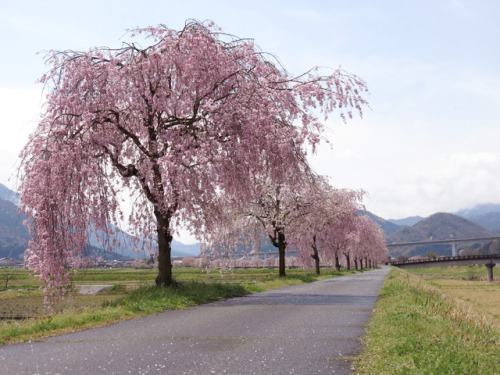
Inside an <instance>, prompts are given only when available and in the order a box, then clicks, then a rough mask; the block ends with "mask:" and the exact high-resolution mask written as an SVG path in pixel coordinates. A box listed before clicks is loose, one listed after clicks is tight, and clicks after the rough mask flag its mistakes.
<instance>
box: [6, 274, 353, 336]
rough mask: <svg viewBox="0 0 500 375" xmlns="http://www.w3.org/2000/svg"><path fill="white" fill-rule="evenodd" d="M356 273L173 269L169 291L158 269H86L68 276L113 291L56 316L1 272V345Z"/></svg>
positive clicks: (28, 286)
mask: <svg viewBox="0 0 500 375" xmlns="http://www.w3.org/2000/svg"><path fill="white" fill-rule="evenodd" d="M355 272H357V271H341V272H337V271H336V270H335V269H323V270H322V275H321V276H320V277H317V276H316V275H315V274H313V273H310V272H306V271H304V270H302V269H288V270H287V277H286V278H279V277H278V274H277V270H276V269H264V268H261V269H236V270H233V271H232V272H228V271H225V270H218V269H213V270H212V271H211V272H209V273H207V272H206V271H205V270H203V269H199V268H178V269H174V277H175V280H176V283H177V284H176V286H175V287H174V288H157V287H156V286H154V285H153V284H154V279H155V277H156V274H157V270H133V269H111V270H99V269H89V270H87V271H85V272H79V273H78V274H77V275H74V276H73V281H74V283H75V284H76V285H89V284H97V285H102V284H106V285H113V288H112V289H111V290H109V291H107V292H105V293H103V294H97V295H75V296H74V297H73V298H68V299H67V300H66V301H64V303H60V304H58V305H56V306H55V311H56V312H57V313H48V311H47V309H46V308H45V307H44V305H43V302H42V293H41V291H40V290H39V284H38V282H37V280H36V279H34V278H31V277H28V272H27V271H25V270H9V269H0V285H1V281H2V277H4V276H5V275H6V274H7V273H8V274H9V275H10V276H12V277H11V278H10V279H9V281H8V290H5V285H1V286H0V345H2V344H5V343H10V342H16V341H26V340H31V341H33V340H37V339H39V338H41V337H44V336H48V335H55V334H60V333H64V332H71V331H74V330H78V329H83V328H89V327H94V326H98V325H103V324H108V323H111V322H114V321H118V320H123V319H130V318H133V317H137V316H141V315H145V314H153V313H157V312H160V311H164V310H168V309H181V308H186V307H189V306H193V305H197V304H200V303H206V302H210V301H217V300H222V299H226V298H231V297H236V296H243V295H246V294H249V293H255V292H261V291H264V290H268V289H277V288H281V287H283V286H287V285H295V284H300V283H306V282H311V281H315V280H320V279H325V278H330V277H335V276H341V275H345V274H350V273H355Z"/></svg>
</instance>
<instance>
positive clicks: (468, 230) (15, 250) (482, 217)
mask: <svg viewBox="0 0 500 375" xmlns="http://www.w3.org/2000/svg"><path fill="white" fill-rule="evenodd" d="M18 201H19V196H18V194H16V193H15V192H13V191H11V190H9V189H8V188H7V187H5V186H4V185H2V184H0V258H3V257H8V258H11V259H22V258H23V253H24V250H25V248H26V245H27V243H28V241H29V238H30V237H29V234H28V231H27V229H26V227H25V226H24V225H23V221H24V216H23V215H22V214H19V213H18V212H17V203H18ZM364 214H367V215H368V216H369V217H370V218H371V219H372V220H373V221H374V222H375V223H377V224H379V225H380V227H381V228H382V230H383V231H384V233H385V236H386V239H387V242H388V243H401V242H417V241H425V240H430V239H434V240H446V239H449V238H472V237H494V236H500V204H482V205H477V206H475V207H472V208H470V209H464V210H460V211H457V212H456V213H454V214H451V213H436V214H434V215H431V216H429V217H428V218H422V217H420V216H413V217H408V218H404V219H398V220H394V219H390V220H386V219H383V218H381V217H379V216H377V215H375V214H373V213H371V212H368V211H365V212H364ZM113 239H116V240H117V241H119V242H121V244H122V245H121V247H120V248H118V249H116V251H115V252H114V253H111V254H106V257H109V256H111V257H114V258H113V259H117V258H120V257H122V258H123V257H125V258H142V257H144V256H145V254H144V253H143V252H142V253H139V252H137V251H136V250H135V249H134V247H139V248H141V246H142V243H141V241H139V242H138V244H137V245H138V246H137V245H136V246H134V244H133V242H134V241H133V240H134V238H133V237H132V236H131V235H130V234H128V233H126V232H123V231H121V230H118V229H117V230H116V235H115V236H114V237H113V238H110V240H113ZM89 246H90V247H91V248H92V249H93V250H94V251H96V253H99V254H100V253H101V252H102V250H101V249H100V247H101V246H100V244H99V242H98V241H97V238H96V237H95V236H91V237H90V238H89ZM266 246H267V247H269V246H271V247H272V245H270V244H266V245H264V247H263V249H262V251H270V250H274V248H273V249H268V248H267V247H266ZM478 246H479V245H477V246H476V247H478ZM429 251H432V252H435V253H437V254H440V255H451V251H450V246H449V245H428V246H420V247H408V248H403V249H397V248H391V249H390V255H391V256H392V257H396V256H399V255H407V256H412V255H417V254H418V255H423V254H425V253H427V252H429ZM199 253H200V245H199V244H192V245H186V244H183V243H181V242H179V241H176V240H175V239H174V240H173V241H172V256H179V257H182V256H197V255H199Z"/></svg>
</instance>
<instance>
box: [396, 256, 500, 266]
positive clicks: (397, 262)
mask: <svg viewBox="0 0 500 375" xmlns="http://www.w3.org/2000/svg"><path fill="white" fill-rule="evenodd" d="M478 259H491V260H493V259H500V254H488V255H465V256H456V257H439V258H436V259H429V258H427V259H408V260H393V261H391V262H390V264H392V265H393V266H399V265H404V264H415V263H434V262H435V263H439V262H446V261H450V260H478Z"/></svg>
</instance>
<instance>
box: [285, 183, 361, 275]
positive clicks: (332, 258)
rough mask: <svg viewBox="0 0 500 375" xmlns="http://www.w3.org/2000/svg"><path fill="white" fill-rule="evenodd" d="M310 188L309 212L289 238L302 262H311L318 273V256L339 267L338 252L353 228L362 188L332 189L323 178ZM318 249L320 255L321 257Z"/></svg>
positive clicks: (359, 205)
mask: <svg viewBox="0 0 500 375" xmlns="http://www.w3.org/2000/svg"><path fill="white" fill-rule="evenodd" d="M320 182H321V184H318V185H319V186H314V189H312V190H311V191H310V194H309V201H310V204H311V207H310V210H309V214H308V215H307V216H305V217H304V219H303V220H302V221H301V222H300V224H299V225H298V226H296V227H295V228H294V229H293V231H292V235H291V238H290V241H291V244H292V246H293V247H294V248H295V249H296V250H297V251H298V254H299V256H300V258H301V259H302V262H303V263H304V264H309V263H310V261H311V260H312V261H313V262H314V269H315V271H316V274H318V275H319V274H320V260H321V261H323V262H325V263H330V264H334V265H335V266H337V267H340V264H339V256H340V254H341V251H342V249H343V248H344V246H345V245H346V241H347V238H348V237H349V235H350V233H351V232H352V231H353V230H354V221H355V220H356V217H357V215H358V212H359V210H360V209H361V208H362V207H363V206H362V203H361V202H362V198H363V195H364V192H363V191H355V190H348V189H335V188H333V187H331V186H330V185H329V184H328V182H327V181H326V180H320ZM320 253H321V257H320Z"/></svg>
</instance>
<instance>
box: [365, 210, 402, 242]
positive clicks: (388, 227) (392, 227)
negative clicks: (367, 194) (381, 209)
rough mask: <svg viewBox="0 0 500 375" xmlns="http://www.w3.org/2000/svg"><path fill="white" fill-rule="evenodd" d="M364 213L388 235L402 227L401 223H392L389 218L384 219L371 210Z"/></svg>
mask: <svg viewBox="0 0 500 375" xmlns="http://www.w3.org/2000/svg"><path fill="white" fill-rule="evenodd" d="M363 214H366V215H367V216H368V217H369V218H370V219H372V220H373V221H374V222H375V223H377V224H378V225H380V227H381V228H382V230H383V231H384V233H385V236H386V237H388V236H389V235H391V234H392V233H395V232H397V231H398V230H400V229H401V226H400V225H397V224H394V223H391V222H390V221H388V220H385V219H382V218H381V217H380V216H377V215H375V214H373V213H371V212H370V211H364V212H363Z"/></svg>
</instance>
